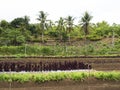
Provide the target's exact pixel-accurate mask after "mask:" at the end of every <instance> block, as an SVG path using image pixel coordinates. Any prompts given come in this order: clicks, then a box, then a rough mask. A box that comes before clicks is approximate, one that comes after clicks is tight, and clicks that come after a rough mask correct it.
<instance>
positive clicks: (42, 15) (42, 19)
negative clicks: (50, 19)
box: [37, 11, 48, 43]
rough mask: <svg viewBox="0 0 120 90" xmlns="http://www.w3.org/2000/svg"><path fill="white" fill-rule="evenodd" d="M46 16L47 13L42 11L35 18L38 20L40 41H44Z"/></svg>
mask: <svg viewBox="0 0 120 90" xmlns="http://www.w3.org/2000/svg"><path fill="white" fill-rule="evenodd" d="M47 16H48V14H47V13H45V12H44V11H40V12H39V17H38V18H37V20H38V21H40V31H41V33H42V42H43V43H44V30H45V29H46V28H47V22H46V21H47Z"/></svg>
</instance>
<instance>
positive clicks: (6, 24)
mask: <svg viewBox="0 0 120 90" xmlns="http://www.w3.org/2000/svg"><path fill="white" fill-rule="evenodd" d="M0 27H2V28H3V29H6V28H9V23H8V22H7V21H6V20H2V21H1V22H0Z"/></svg>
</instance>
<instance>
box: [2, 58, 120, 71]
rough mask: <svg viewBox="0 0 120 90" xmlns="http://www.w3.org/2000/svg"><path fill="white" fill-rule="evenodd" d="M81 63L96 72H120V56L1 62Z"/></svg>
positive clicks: (17, 59)
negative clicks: (89, 66)
mask: <svg viewBox="0 0 120 90" xmlns="http://www.w3.org/2000/svg"><path fill="white" fill-rule="evenodd" d="M75 60H76V61H79V62H83V63H84V64H90V65H91V66H92V68H93V69H95V70H103V71H104V70H105V71H106V70H120V56H117V57H87V58H85V57H24V58H10V57H8V58H7V57H6V58H0V62H24V63H26V62H36V63H37V62H40V61H41V62H64V61H75Z"/></svg>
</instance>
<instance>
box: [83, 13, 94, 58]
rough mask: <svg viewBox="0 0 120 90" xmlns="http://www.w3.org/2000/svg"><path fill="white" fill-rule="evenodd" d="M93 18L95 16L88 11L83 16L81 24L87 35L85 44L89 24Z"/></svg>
mask: <svg viewBox="0 0 120 90" xmlns="http://www.w3.org/2000/svg"><path fill="white" fill-rule="evenodd" d="M92 18H93V16H91V15H90V14H89V13H88V12H87V11H86V12H85V13H84V15H83V17H82V18H81V25H82V29H83V31H84V35H85V38H84V39H85V40H84V42H85V45H86V36H87V35H88V34H89V24H90V21H91V19H92ZM85 56H86V50H85Z"/></svg>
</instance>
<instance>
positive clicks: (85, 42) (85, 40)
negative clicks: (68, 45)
mask: <svg viewBox="0 0 120 90" xmlns="http://www.w3.org/2000/svg"><path fill="white" fill-rule="evenodd" d="M84 45H85V57H86V56H87V47H86V45H87V37H86V34H85V38H84Z"/></svg>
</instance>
